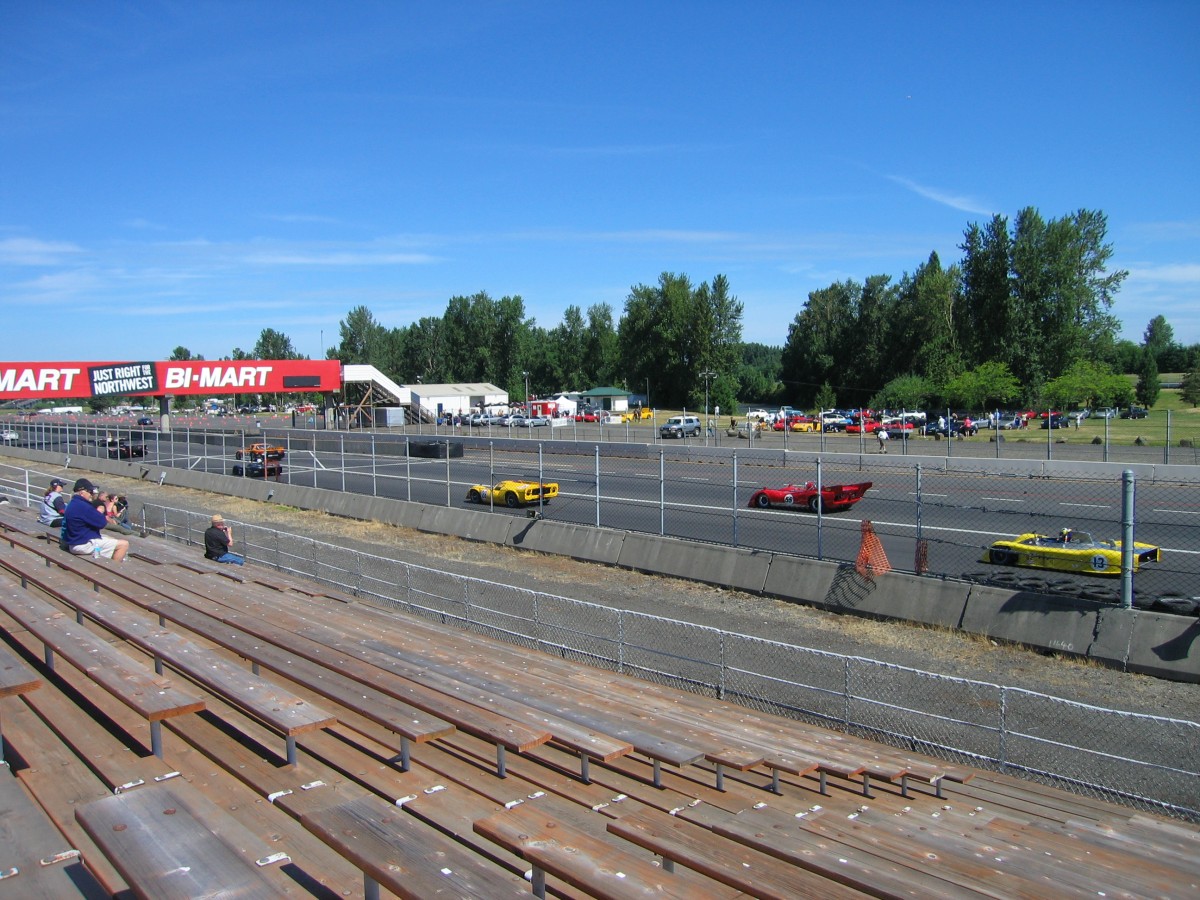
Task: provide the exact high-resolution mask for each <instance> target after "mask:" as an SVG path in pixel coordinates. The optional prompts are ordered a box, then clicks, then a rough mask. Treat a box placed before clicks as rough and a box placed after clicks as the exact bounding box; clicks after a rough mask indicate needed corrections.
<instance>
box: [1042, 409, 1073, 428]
mask: <svg viewBox="0 0 1200 900" xmlns="http://www.w3.org/2000/svg"><path fill="white" fill-rule="evenodd" d="M1070 427H1071V417H1070V416H1065V415H1063V414H1062V413H1055V414H1054V415H1052V416H1050V418H1048V419H1042V428H1043V429H1050V428H1070Z"/></svg>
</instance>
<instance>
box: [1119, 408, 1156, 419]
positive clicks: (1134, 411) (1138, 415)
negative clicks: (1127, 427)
mask: <svg viewBox="0 0 1200 900" xmlns="http://www.w3.org/2000/svg"><path fill="white" fill-rule="evenodd" d="M1148 415H1150V413H1149V412H1147V411H1146V410H1144V409H1142V408H1141V407H1140V406H1131V407H1129V409H1123V410H1121V418H1122V419H1144V418H1146V416H1148Z"/></svg>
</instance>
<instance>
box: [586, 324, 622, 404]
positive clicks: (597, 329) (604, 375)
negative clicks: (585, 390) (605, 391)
mask: <svg viewBox="0 0 1200 900" xmlns="http://www.w3.org/2000/svg"><path fill="white" fill-rule="evenodd" d="M583 362H584V372H585V375H584V377H585V381H584V384H585V385H586V386H587V387H589V388H592V387H601V386H604V387H610V386H613V385H615V384H616V383H617V381H618V377H619V372H620V371H621V342H620V339H619V338H618V337H617V329H616V327H615V326H614V325H613V310H612V307H611V306H609V305H608V304H607V303H600V304H597V305H595V306H589V307H588V311H587V329H586V330H585V331H584V333H583Z"/></svg>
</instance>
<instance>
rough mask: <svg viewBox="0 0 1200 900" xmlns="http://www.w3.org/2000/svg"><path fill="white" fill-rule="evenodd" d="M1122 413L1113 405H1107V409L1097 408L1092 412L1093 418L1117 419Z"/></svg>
mask: <svg viewBox="0 0 1200 900" xmlns="http://www.w3.org/2000/svg"><path fill="white" fill-rule="evenodd" d="M1120 414H1121V413H1120V410H1117V409H1113V407H1111V406H1109V407H1106V408H1105V409H1098V410H1096V411H1095V412H1094V413H1092V418H1093V419H1115V418H1117V416H1119V415H1120Z"/></svg>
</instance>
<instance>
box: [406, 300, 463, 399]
mask: <svg viewBox="0 0 1200 900" xmlns="http://www.w3.org/2000/svg"><path fill="white" fill-rule="evenodd" d="M451 355H452V354H450V353H448V352H446V328H445V325H444V322H443V320H442V319H441V318H439V317H437V316H425V317H424V318H421V319H420V320H418V321H417V322H414V323H413V324H412V325H410V326H409V327H408V328H407V329H405V331H404V342H403V347H402V348H401V362H400V365H399V368H398V369H397V371H398V373H399V374H400V375H401V380H402V381H423V382H425V383H426V384H444V383H446V382H449V381H452V380H454V376H453V375H452V374H451V371H450V369H449V366H448V363H447V360H448V359H449V358H450V357H451Z"/></svg>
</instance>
